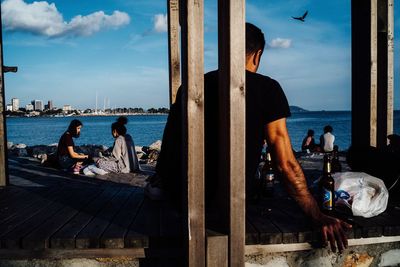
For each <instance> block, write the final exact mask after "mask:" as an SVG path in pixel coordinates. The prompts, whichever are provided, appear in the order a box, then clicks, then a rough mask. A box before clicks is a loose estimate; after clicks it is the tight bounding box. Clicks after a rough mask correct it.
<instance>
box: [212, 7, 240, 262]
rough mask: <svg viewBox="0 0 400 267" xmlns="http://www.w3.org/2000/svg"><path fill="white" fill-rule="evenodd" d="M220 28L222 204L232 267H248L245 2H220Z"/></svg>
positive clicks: (220, 172)
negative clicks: (246, 238)
mask: <svg viewBox="0 0 400 267" xmlns="http://www.w3.org/2000/svg"><path fill="white" fill-rule="evenodd" d="M218 25H219V26H218V36H219V38H218V43H219V52H218V54H219V101H220V102H219V108H220V110H219V116H220V117H219V119H220V122H221V124H220V129H219V133H220V136H219V144H220V147H219V153H220V155H219V162H218V163H219V168H220V169H219V180H220V185H222V186H220V188H219V189H220V190H219V192H221V197H220V199H219V201H220V202H223V203H220V206H221V209H222V211H225V212H226V213H225V214H223V216H224V217H225V218H224V221H225V229H227V232H228V234H229V266H244V246H245V169H246V166H245V140H246V139H245V127H246V125H245V123H246V118H245V105H246V101H245V74H246V72H245V0H219V1H218ZM224 188H225V190H224ZM222 190H224V191H222Z"/></svg>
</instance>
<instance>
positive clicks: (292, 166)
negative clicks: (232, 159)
mask: <svg viewBox="0 0 400 267" xmlns="http://www.w3.org/2000/svg"><path fill="white" fill-rule="evenodd" d="M264 46H265V40H264V34H263V33H262V31H261V30H260V29H259V28H257V27H256V26H254V25H252V24H250V23H246V198H247V199H248V198H249V197H250V196H251V194H252V193H253V190H254V185H253V183H254V177H255V173H256V169H257V166H258V163H259V159H260V155H261V151H262V146H263V140H264V139H266V140H267V143H268V147H269V149H270V150H271V153H272V155H273V157H274V158H275V161H276V165H277V166H276V167H277V168H278V170H279V172H280V173H282V178H283V180H284V182H285V183H286V185H287V188H288V190H289V193H290V195H291V196H292V197H293V198H294V199H295V200H296V201H297V203H298V204H299V206H300V207H301V208H302V209H303V211H304V212H305V213H306V214H307V215H308V216H310V217H311V218H312V219H313V221H314V222H315V223H318V224H319V225H321V227H322V233H323V238H324V240H325V241H326V242H328V241H329V242H330V245H331V248H332V249H333V250H336V246H335V243H337V246H338V248H339V250H340V251H342V250H343V249H344V248H345V247H347V238H346V235H345V230H346V229H348V228H350V227H351V226H350V225H348V224H347V223H345V222H342V221H340V220H338V219H335V218H333V217H329V216H326V215H324V214H323V213H321V211H320V210H319V207H318V205H317V203H316V201H315V200H314V198H313V197H312V195H311V194H310V192H309V191H308V188H307V183H306V180H305V177H304V173H303V171H302V169H301V167H300V165H299V163H298V162H297V160H296V158H295V156H294V154H293V150H292V146H291V143H290V139H289V135H288V131H287V127H286V118H287V117H289V116H290V110H289V105H288V102H287V99H286V96H285V94H284V93H283V90H282V88H281V87H280V85H279V83H278V82H277V81H275V80H273V79H271V78H269V77H267V76H263V75H260V74H257V73H256V72H257V69H258V66H259V63H260V59H261V55H262V53H263V50H264ZM182 101H183V100H182V94H181V92H180V90H179V91H178V93H177V97H176V102H175V103H174V104H173V105H172V106H171V110H170V113H169V116H168V121H167V124H166V126H165V130H164V135H163V142H162V147H161V153H160V156H159V158H158V162H157V166H156V171H157V175H158V176H155V177H154V178H153V179H151V180H150V183H149V186H148V187H147V188H146V189H147V193H149V194H148V195H149V196H150V197H152V194H151V193H152V192H159V191H157V190H155V189H157V188H158V187H160V186H161V187H162V188H164V189H165V190H166V191H167V192H168V193H169V195H170V197H171V198H172V199H175V200H177V201H179V200H180V199H181V197H182V192H183V190H182V189H183V188H182V184H183V182H182V180H183V177H182V173H181V169H182V168H181V167H182V149H183V148H182V147H183V144H182V140H183V138H182ZM204 105H205V106H204V112H205V114H204V115H205V184H206V190H205V191H206V194H207V195H206V198H210V197H213V193H215V192H213V191H214V190H215V189H216V187H217V186H216V184H217V182H216V179H217V174H218V169H217V168H218V166H217V162H218V128H219V127H218V125H219V121H218V71H213V72H210V73H207V74H206V75H205V77H204ZM157 177H158V178H157ZM154 195H155V194H153V196H154Z"/></svg>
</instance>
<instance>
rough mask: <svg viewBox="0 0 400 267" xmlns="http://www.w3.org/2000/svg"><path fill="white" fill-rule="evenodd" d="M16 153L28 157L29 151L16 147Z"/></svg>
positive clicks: (18, 155)
mask: <svg viewBox="0 0 400 267" xmlns="http://www.w3.org/2000/svg"><path fill="white" fill-rule="evenodd" d="M13 152H14V155H16V156H17V157H27V156H28V151H26V149H25V148H15V149H14V150H13Z"/></svg>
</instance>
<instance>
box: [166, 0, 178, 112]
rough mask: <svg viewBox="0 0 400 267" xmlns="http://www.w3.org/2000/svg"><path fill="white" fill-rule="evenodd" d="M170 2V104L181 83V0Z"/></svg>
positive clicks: (173, 100) (168, 0) (169, 0)
mask: <svg viewBox="0 0 400 267" xmlns="http://www.w3.org/2000/svg"><path fill="white" fill-rule="evenodd" d="M167 2H168V60H169V104H170V105H172V104H173V103H175V98H176V93H177V91H178V88H179V86H180V85H181V69H180V68H181V65H180V60H181V58H180V51H179V0H167Z"/></svg>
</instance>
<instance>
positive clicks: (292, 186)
mask: <svg viewBox="0 0 400 267" xmlns="http://www.w3.org/2000/svg"><path fill="white" fill-rule="evenodd" d="M265 135H266V137H267V143H268V146H269V147H270V148H271V151H272V153H273V156H274V158H275V161H276V167H277V168H278V171H279V172H280V173H281V174H282V178H283V181H284V182H285V184H286V187H287V189H288V191H289V194H290V195H291V196H292V197H293V198H294V199H295V200H296V202H297V203H298V204H299V206H300V207H301V209H302V210H303V211H304V213H305V214H306V215H307V216H309V217H310V218H312V220H313V221H314V222H315V223H316V224H317V225H319V226H321V227H322V237H323V241H324V243H325V244H327V243H328V242H329V243H330V245H331V249H332V251H334V252H336V244H337V247H338V249H339V251H340V252H342V251H343V250H344V249H345V248H346V247H347V237H346V234H345V232H346V231H347V230H348V229H350V228H351V225H349V224H347V223H345V222H343V221H341V220H339V219H336V218H333V217H330V216H326V215H324V214H323V213H322V212H321V211H320V209H319V207H318V205H317V202H316V201H315V199H314V198H313V196H312V195H311V193H310V191H309V190H308V187H307V182H306V178H305V176H304V173H303V170H302V169H301V167H300V165H299V163H298V162H297V160H296V158H295V156H294V154H293V149H292V145H291V143H290V138H289V133H288V131H287V127H286V119H285V118H283V119H278V120H276V121H273V122H270V123H268V124H267V125H266V126H265Z"/></svg>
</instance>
